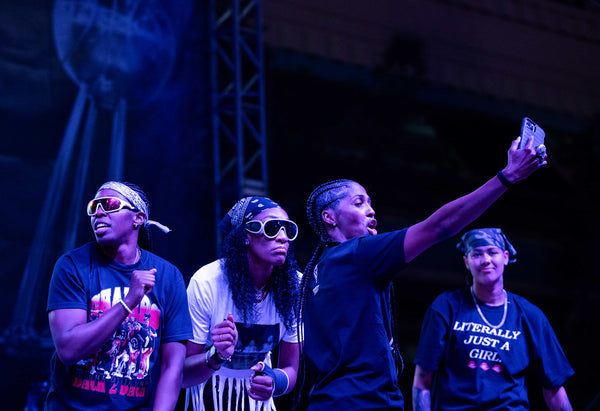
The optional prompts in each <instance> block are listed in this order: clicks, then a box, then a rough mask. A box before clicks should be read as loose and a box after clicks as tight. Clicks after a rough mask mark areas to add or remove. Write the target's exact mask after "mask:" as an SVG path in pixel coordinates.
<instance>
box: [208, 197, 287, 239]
mask: <svg viewBox="0 0 600 411" xmlns="http://www.w3.org/2000/svg"><path fill="white" fill-rule="evenodd" d="M276 207H279V204H277V203H276V202H274V201H273V200H271V199H269V198H267V197H244V198H242V199H241V200H240V201H238V202H237V203H235V205H234V206H233V207H232V208H231V210H229V211H228V212H227V215H225V217H223V219H222V220H221V222H220V223H219V228H220V229H221V231H222V232H223V233H225V235H227V234H229V233H230V232H231V230H233V229H234V228H237V227H239V226H241V225H242V224H246V223H247V222H248V221H251V220H253V219H254V217H256V216H257V215H258V214H260V213H261V212H263V211H265V210H268V209H269V208H276Z"/></svg>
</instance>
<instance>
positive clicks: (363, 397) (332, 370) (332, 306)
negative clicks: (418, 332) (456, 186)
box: [304, 230, 406, 410]
mask: <svg viewBox="0 0 600 411" xmlns="http://www.w3.org/2000/svg"><path fill="white" fill-rule="evenodd" d="M405 234H406V230H401V231H395V232H391V233H384V234H379V235H376V236H362V237H357V238H354V239H351V240H348V241H345V242H343V243H341V244H338V245H335V246H332V247H327V248H326V249H325V251H324V252H323V255H322V257H321V259H320V261H319V262H318V264H317V266H316V268H315V271H314V272H313V273H310V274H309V273H306V274H305V275H311V276H312V278H311V279H310V280H311V282H312V284H311V288H312V292H310V291H309V295H308V300H307V306H306V310H305V313H304V315H305V317H304V330H305V331H304V336H305V342H304V352H305V354H306V356H307V357H308V362H309V380H310V381H312V382H313V383H314V386H313V388H312V390H311V392H310V397H309V409H310V410H331V409H342V408H344V409H348V410H359V409H369V410H373V409H386V410H392V409H403V407H404V399H403V397H402V393H401V392H400V389H399V388H398V386H397V375H396V368H395V364H394V359H393V354H392V351H391V348H390V341H391V338H392V335H391V322H390V320H391V318H390V312H391V309H390V306H389V289H390V285H391V281H392V279H393V278H394V276H395V275H396V274H397V273H398V271H399V270H401V269H402V268H404V267H405V261H404V237H405Z"/></svg>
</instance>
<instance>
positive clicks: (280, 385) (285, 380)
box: [257, 362, 290, 397]
mask: <svg viewBox="0 0 600 411" xmlns="http://www.w3.org/2000/svg"><path fill="white" fill-rule="evenodd" d="M262 364H263V370H262V371H261V373H257V374H264V375H268V376H269V377H271V378H272V379H273V397H279V396H280V395H283V394H285V392H286V391H287V389H288V386H289V385H290V378H289V377H288V375H287V373H286V372H285V371H283V370H282V369H281V368H271V367H269V366H268V365H267V364H265V363H264V362H263V363H262Z"/></svg>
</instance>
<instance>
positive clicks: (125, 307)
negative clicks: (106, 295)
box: [119, 299, 133, 314]
mask: <svg viewBox="0 0 600 411" xmlns="http://www.w3.org/2000/svg"><path fill="white" fill-rule="evenodd" d="M119 304H121V305H122V306H123V308H124V309H125V310H127V312H128V313H129V314H132V313H133V311H131V308H129V307H127V304H125V301H123V299H120V300H119Z"/></svg>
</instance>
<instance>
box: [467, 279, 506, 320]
mask: <svg viewBox="0 0 600 411" xmlns="http://www.w3.org/2000/svg"><path fill="white" fill-rule="evenodd" d="M502 292H503V293H504V314H503V315H502V320H501V321H500V324H498V325H492V324H490V322H489V321H488V320H487V318H485V316H484V315H483V313H482V312H481V308H480V307H479V304H477V299H476V298H475V293H473V286H471V296H472V297H473V302H474V303H475V307H477V312H478V313H479V315H480V316H481V319H482V320H483V322H484V323H486V324H487V325H488V327H492V328H500V327H502V326H503V325H504V321H506V313H507V312H508V296H507V295H506V291H505V290H504V289H503V290H502Z"/></svg>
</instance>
